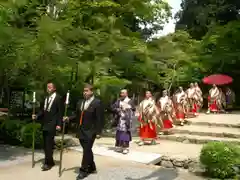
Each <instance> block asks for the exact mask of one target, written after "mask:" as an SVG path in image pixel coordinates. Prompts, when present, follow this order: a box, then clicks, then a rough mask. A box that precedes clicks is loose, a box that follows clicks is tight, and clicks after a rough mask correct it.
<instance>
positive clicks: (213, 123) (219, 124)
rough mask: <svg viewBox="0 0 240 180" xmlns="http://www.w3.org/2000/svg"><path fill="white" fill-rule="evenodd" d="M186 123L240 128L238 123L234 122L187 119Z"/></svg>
mask: <svg viewBox="0 0 240 180" xmlns="http://www.w3.org/2000/svg"><path fill="white" fill-rule="evenodd" d="M188 124H192V125H199V126H213V127H230V128H240V124H234V123H232V124H231V123H228V122H226V123H221V122H204V121H195V120H188Z"/></svg>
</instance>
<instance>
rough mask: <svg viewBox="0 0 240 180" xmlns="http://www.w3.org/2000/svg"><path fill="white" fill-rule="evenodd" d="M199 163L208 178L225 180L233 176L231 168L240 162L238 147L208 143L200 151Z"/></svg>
mask: <svg viewBox="0 0 240 180" xmlns="http://www.w3.org/2000/svg"><path fill="white" fill-rule="evenodd" d="M200 161H201V163H202V164H203V165H204V166H205V168H206V171H207V173H208V175H209V176H211V177H213V178H220V179H227V178H232V177H233V176H234V175H235V171H234V169H233V166H234V165H236V164H238V163H239V162H240V147H239V145H235V144H229V143H223V142H210V143H208V144H206V145H204V147H203V148H202V150H201V155H200Z"/></svg>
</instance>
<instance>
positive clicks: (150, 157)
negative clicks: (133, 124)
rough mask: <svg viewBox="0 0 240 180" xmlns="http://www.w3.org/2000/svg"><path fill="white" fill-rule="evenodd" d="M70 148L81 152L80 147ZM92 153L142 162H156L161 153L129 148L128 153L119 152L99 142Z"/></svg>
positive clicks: (159, 159)
mask: <svg viewBox="0 0 240 180" xmlns="http://www.w3.org/2000/svg"><path fill="white" fill-rule="evenodd" d="M70 149H71V150H76V151H80V152H82V147H81V146H77V147H70ZM93 153H94V154H96V155H100V156H107V157H112V158H116V159H120V160H125V161H134V162H138V163H143V164H153V165H154V164H157V163H159V162H160V161H161V157H162V155H161V154H157V153H152V152H141V151H136V150H131V151H130V152H129V153H128V154H125V155H123V154H121V153H117V152H115V151H114V148H113V147H112V146H106V145H101V144H96V145H94V147H93Z"/></svg>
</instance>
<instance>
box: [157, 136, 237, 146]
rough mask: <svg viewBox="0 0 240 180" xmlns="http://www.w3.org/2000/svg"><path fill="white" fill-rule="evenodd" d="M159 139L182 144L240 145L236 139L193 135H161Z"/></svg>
mask: <svg viewBox="0 0 240 180" xmlns="http://www.w3.org/2000/svg"><path fill="white" fill-rule="evenodd" d="M159 138H160V139H164V140H171V141H177V142H182V143H192V144H205V143H208V142H213V141H222V142H232V143H236V144H240V139H236V138H223V137H213V136H198V135H191V134H171V135H160V137H159Z"/></svg>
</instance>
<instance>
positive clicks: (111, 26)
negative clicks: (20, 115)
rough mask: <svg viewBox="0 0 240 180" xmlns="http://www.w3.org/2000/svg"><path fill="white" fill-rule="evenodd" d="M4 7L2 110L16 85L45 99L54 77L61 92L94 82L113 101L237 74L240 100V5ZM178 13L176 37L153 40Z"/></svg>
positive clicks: (111, 2) (200, 1)
mask: <svg viewBox="0 0 240 180" xmlns="http://www.w3.org/2000/svg"><path fill="white" fill-rule="evenodd" d="M0 5H1V6H0V55H1V56H0V87H1V89H2V93H1V94H0V95H1V98H0V99H1V101H2V102H0V104H2V105H1V106H6V103H4V102H5V101H4V100H3V99H4V98H3V96H4V92H5V91H6V90H7V89H9V88H24V89H25V90H26V91H29V92H31V91H36V92H37V96H38V97H37V98H38V99H40V97H41V96H42V95H43V94H44V90H45V85H46V82H48V81H49V80H54V82H56V84H57V86H58V91H59V92H60V94H62V95H64V94H65V93H66V91H67V90H68V89H70V90H71V94H72V96H73V97H75V96H80V95H81V89H82V87H83V84H84V83H92V84H94V86H95V87H97V89H98V91H97V93H98V95H99V96H101V98H102V99H103V100H104V101H105V102H106V103H108V102H110V101H112V99H113V98H114V97H116V96H117V94H118V92H119V90H120V89H121V88H124V87H127V88H128V89H129V90H130V93H131V95H133V96H135V97H138V96H139V95H142V94H143V92H144V90H145V89H151V90H153V91H160V90H162V89H163V88H169V87H172V91H173V89H174V88H176V87H177V86H179V85H181V86H184V87H187V86H188V84H189V83H190V82H193V81H194V82H195V81H197V82H199V83H201V79H202V78H203V77H204V76H207V75H210V74H214V73H223V74H227V75H230V76H231V77H233V78H234V82H233V84H232V88H233V89H234V91H235V92H236V97H237V98H238V99H239V97H240V94H239V92H240V86H238V84H239V83H240V80H239V79H238V76H239V75H240V70H239V69H240V21H239V18H240V1H239V0H231V1H229V0H219V1H217V0H183V1H182V4H181V10H180V11H179V12H178V13H177V14H176V15H173V14H171V7H170V6H169V5H168V3H166V2H165V1H162V0H151V1H150V0H93V1H90V0H62V1H57V0H44V1H43V0H17V1H16V0H1V1H0ZM173 16H174V17H175V19H176V22H177V23H176V32H175V33H172V34H169V35H166V36H163V37H159V38H152V37H153V35H154V34H156V33H157V32H159V31H160V30H162V29H163V26H164V24H165V23H167V22H168V20H169V18H171V17H173ZM200 85H201V86H203V85H202V84H200ZM203 87H204V88H205V90H204V91H205V92H207V90H208V88H209V87H208V86H203ZM239 100H240V99H239ZM239 100H238V102H240V101H239Z"/></svg>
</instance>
